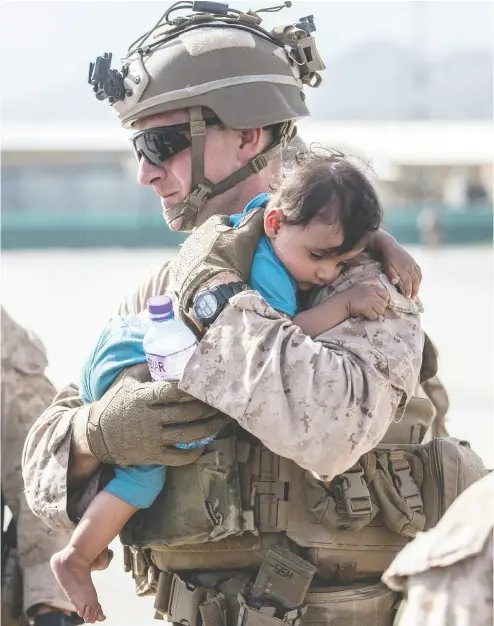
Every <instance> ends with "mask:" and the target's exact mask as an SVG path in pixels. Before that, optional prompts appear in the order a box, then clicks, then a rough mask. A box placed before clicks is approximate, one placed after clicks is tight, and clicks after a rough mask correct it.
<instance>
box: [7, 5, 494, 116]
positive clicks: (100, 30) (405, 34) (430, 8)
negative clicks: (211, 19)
mask: <svg viewBox="0 0 494 626" xmlns="http://www.w3.org/2000/svg"><path fill="white" fill-rule="evenodd" d="M230 4H231V6H234V7H235V8H242V9H244V10H245V9H247V8H253V9H256V8H259V7H261V6H270V5H273V4H275V2H270V1H269V0H253V1H252V2H249V3H246V2H235V3H230ZM169 5H170V3H169V2H159V1H156V2H136V1H130V2H108V1H96V2H95V1H79V2H73V1H69V0H67V1H62V2H43V1H38V2H22V1H15V2H12V1H11V2H9V1H7V2H5V1H4V2H3V3H2V5H1V20H0V46H1V49H2V60H3V63H2V66H3V68H4V70H3V75H2V88H1V93H2V104H3V120H4V123H7V124H8V123H9V122H10V121H11V119H13V118H15V116H16V110H17V109H19V107H20V108H21V110H22V111H24V110H25V109H26V107H27V106H31V105H32V106H33V107H35V105H36V101H37V99H38V101H39V102H40V106H47V105H46V102H47V100H48V102H49V101H50V100H49V96H48V92H50V93H52V94H53V96H54V98H55V99H54V101H53V106H54V107H56V97H57V94H59V95H61V94H62V93H63V96H64V98H66V97H67V95H68V94H67V91H68V92H70V94H73V97H74V98H75V99H77V100H78V101H79V102H78V104H81V99H82V98H84V100H85V101H86V105H88V103H89V101H90V98H91V94H90V88H89V86H88V85H87V83H86V84H85V82H86V78H85V77H86V76H87V71H88V63H89V61H90V60H94V58H95V57H96V56H97V55H100V54H102V53H103V52H113V53H114V59H116V60H117V64H115V63H114V67H119V64H118V58H119V57H120V56H123V54H124V53H125V51H126V49H127V47H128V45H129V44H130V43H131V42H132V41H133V40H134V39H136V38H137V36H138V35H140V34H141V33H143V32H145V31H146V30H148V29H149V28H150V27H151V26H152V25H153V24H154V22H155V21H156V20H157V19H158V18H159V16H160V15H161V13H163V11H164V10H166V8H167V7H168V6H169ZM493 8H494V3H493V2H489V1H485V2H484V1H477V2H471V1H468V0H466V1H460V2H458V1H457V2H450V1H448V0H438V1H435V2H429V1H425V2H421V1H415V2H402V1H400V0H394V1H390V2H353V1H352V0H346V1H345V2H309V1H302V2H294V3H293V7H292V8H291V9H284V10H283V11H281V12H279V13H274V14H266V13H265V14H264V16H265V17H264V20H265V21H264V25H265V26H268V27H272V26H275V25H278V24H280V23H288V22H289V21H291V19H292V18H297V19H298V18H300V17H301V16H303V15H307V14H310V13H312V14H314V17H315V21H316V26H317V33H316V34H317V43H318V47H319V50H320V52H321V56H322V58H323V59H324V60H325V61H326V62H328V61H330V60H331V58H334V57H336V56H338V55H340V54H342V53H345V52H347V51H348V50H349V49H350V48H353V47H355V46H357V45H360V44H365V43H367V42H375V41H381V42H392V43H395V44H397V45H400V46H402V47H404V48H407V49H412V50H416V51H417V52H420V53H421V54H422V55H424V56H425V57H426V58H431V59H432V58H437V57H440V56H442V55H446V54H449V53H451V52H455V51H462V50H485V51H491V52H492V48H493V30H492V20H493V13H494V11H493ZM52 90H53V91H52ZM64 90H66V91H65V92H64ZM83 94H84V95H83ZM86 94H87V95H86ZM86 98H87V99H86ZM29 100H32V102H29ZM93 104H94V103H93ZM98 106H100V105H98ZM75 108H76V109H78V108H79V107H78V106H77V107H75ZM22 114H24V113H22ZM102 119H103V118H102Z"/></svg>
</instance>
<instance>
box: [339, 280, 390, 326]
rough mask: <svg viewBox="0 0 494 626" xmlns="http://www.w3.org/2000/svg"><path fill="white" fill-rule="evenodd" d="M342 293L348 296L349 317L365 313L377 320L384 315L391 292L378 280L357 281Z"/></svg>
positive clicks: (367, 316) (368, 317) (369, 317)
mask: <svg viewBox="0 0 494 626" xmlns="http://www.w3.org/2000/svg"><path fill="white" fill-rule="evenodd" d="M342 293H343V294H345V296H347V298H348V301H347V310H348V314H349V317H357V316H358V315H363V316H364V317H366V318H367V319H369V320H372V321H375V320H377V319H378V318H379V317H381V316H382V315H384V311H385V310H386V307H387V306H388V302H389V293H388V292H387V291H386V289H385V288H384V287H383V286H382V284H381V283H380V282H379V281H378V280H372V281H366V282H362V283H356V284H355V285H353V286H352V287H350V288H349V289H347V291H344V292H342Z"/></svg>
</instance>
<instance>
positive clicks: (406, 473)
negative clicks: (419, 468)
mask: <svg viewBox="0 0 494 626" xmlns="http://www.w3.org/2000/svg"><path fill="white" fill-rule="evenodd" d="M389 464H390V465H391V469H392V471H393V476H394V482H395V487H396V489H397V491H398V493H399V494H400V496H401V497H402V498H403V500H405V502H406V503H407V504H408V506H409V507H410V509H411V510H412V511H414V512H415V511H420V512H422V510H423V508H424V503H423V502H422V496H421V495H420V491H419V488H418V487H417V484H416V482H415V481H414V480H413V476H412V470H411V469H410V465H409V464H408V461H407V460H406V458H405V457H404V456H403V453H402V452H390V454H389Z"/></svg>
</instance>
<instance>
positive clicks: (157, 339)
mask: <svg viewBox="0 0 494 626" xmlns="http://www.w3.org/2000/svg"><path fill="white" fill-rule="evenodd" d="M148 312H149V317H150V319H151V322H152V324H151V326H150V328H149V330H147V331H146V334H145V335H144V339H143V341H142V344H143V347H144V351H145V352H146V357H147V362H148V365H149V371H150V372H151V378H152V379H153V380H163V379H165V380H180V379H181V378H182V374H183V371H184V369H185V366H186V365H187V361H188V360H189V359H190V357H191V356H192V353H193V352H194V350H195V347H196V345H197V340H196V337H195V335H194V333H193V332H192V331H191V330H190V328H188V327H187V326H186V325H185V324H184V323H183V322H182V320H179V319H175V314H174V312H173V302H172V300H171V298H170V297H169V296H165V295H163V296H153V297H152V298H149V300H148Z"/></svg>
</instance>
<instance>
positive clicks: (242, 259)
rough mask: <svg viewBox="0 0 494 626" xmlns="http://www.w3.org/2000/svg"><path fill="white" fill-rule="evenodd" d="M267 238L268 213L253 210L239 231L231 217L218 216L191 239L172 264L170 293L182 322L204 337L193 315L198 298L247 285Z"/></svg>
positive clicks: (185, 243) (194, 233)
mask: <svg viewBox="0 0 494 626" xmlns="http://www.w3.org/2000/svg"><path fill="white" fill-rule="evenodd" d="M263 234H264V210H263V209H259V210H255V209H254V210H253V211H251V212H249V213H248V214H247V215H246V216H245V218H244V219H243V220H242V222H241V224H240V225H239V226H238V228H232V227H231V226H230V225H229V217H227V216H225V215H215V216H213V217H211V218H209V219H208V220H207V222H205V223H204V224H203V225H202V226H200V227H199V228H198V229H197V230H196V231H194V232H193V233H192V234H191V235H190V237H188V238H187V239H186V240H185V242H184V243H183V244H182V246H181V248H180V252H179V253H178V255H177V256H176V257H175V258H174V260H173V261H172V262H171V263H170V279H171V285H170V289H171V290H172V291H174V292H175V294H176V296H177V300H178V307H179V313H180V316H181V317H182V319H184V320H186V321H188V322H189V323H190V322H192V326H193V328H194V330H195V331H196V332H197V333H198V334H199V335H202V334H203V331H204V329H203V328H202V327H201V326H200V325H199V324H198V322H197V320H196V319H195V318H194V316H193V315H192V314H191V307H192V304H193V302H194V297H195V296H196V295H197V294H198V293H199V292H200V291H203V290H204V289H207V288H208V287H212V286H213V285H219V284H222V283H228V282H233V281H239V280H242V281H244V282H247V280H248V278H249V275H250V269H251V266H252V259H253V258H254V252H255V250H256V248H257V244H258V243H259V240H260V238H261V237H262V236H263Z"/></svg>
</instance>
